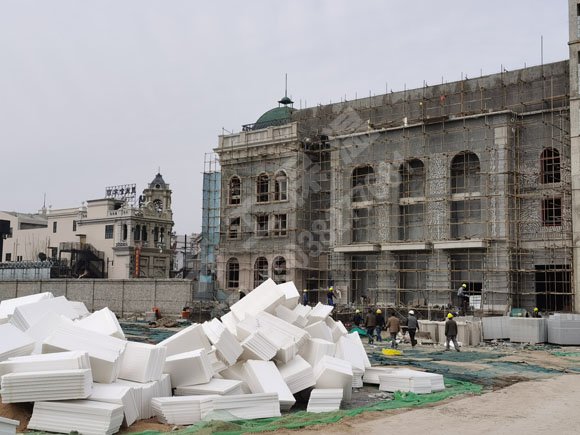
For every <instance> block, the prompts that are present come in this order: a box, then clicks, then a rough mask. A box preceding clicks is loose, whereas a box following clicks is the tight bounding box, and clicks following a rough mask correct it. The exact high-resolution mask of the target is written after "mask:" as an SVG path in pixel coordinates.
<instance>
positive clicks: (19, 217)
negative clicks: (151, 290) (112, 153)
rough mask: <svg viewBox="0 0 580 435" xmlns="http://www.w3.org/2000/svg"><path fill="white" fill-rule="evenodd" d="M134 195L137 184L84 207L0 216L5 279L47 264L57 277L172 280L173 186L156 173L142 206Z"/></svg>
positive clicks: (1, 264) (112, 191)
mask: <svg viewBox="0 0 580 435" xmlns="http://www.w3.org/2000/svg"><path fill="white" fill-rule="evenodd" d="M128 194H129V195H128ZM129 197H132V198H135V186H134V185H129V186H118V188H111V189H108V191H107V194H106V197H105V198H101V199H94V200H89V201H87V203H86V205H83V206H82V207H79V208H66V209H58V210H48V209H46V208H43V209H42V210H41V211H40V212H39V213H37V214H25V213H17V212H6V211H2V212H0V230H1V229H2V228H4V230H3V234H2V237H1V239H2V243H1V244H0V256H1V257H0V278H2V277H3V279H10V275H11V274H12V275H14V277H15V278H16V277H18V273H16V272H12V273H11V272H10V270H12V269H14V270H16V269H18V270H20V271H22V270H24V269H26V268H27V263H30V267H33V268H34V267H37V268H42V267H41V266H42V264H39V263H43V262H51V263H52V264H54V265H56V266H57V267H56V271H55V268H54V267H53V270H52V272H51V273H52V275H53V276H54V275H55V274H56V275H58V276H69V277H77V278H85V277H86V278H118V279H121V278H134V277H135V278H136V277H142V278H144V277H149V278H168V277H169V276H170V259H171V246H170V239H171V231H172V228H173V213H172V211H171V190H170V189H169V185H168V184H167V183H165V181H164V180H163V177H162V176H161V174H157V175H156V176H155V178H154V179H153V181H152V182H151V183H149V185H148V187H147V188H146V189H145V190H144V191H143V195H142V196H140V197H139V201H138V203H136V202H135V201H133V202H131V201H130V200H129V199H128V198H129ZM32 262H34V264H32ZM20 275H22V272H21V273H20ZM21 277H22V278H24V277H25V276H21ZM34 277H38V276H37V275H34Z"/></svg>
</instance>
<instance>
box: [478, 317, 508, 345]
mask: <svg viewBox="0 0 580 435" xmlns="http://www.w3.org/2000/svg"><path fill="white" fill-rule="evenodd" d="M482 323H483V339H484V340H505V339H508V338H509V336H510V334H509V317H507V316H494V317H484V318H483V319H482Z"/></svg>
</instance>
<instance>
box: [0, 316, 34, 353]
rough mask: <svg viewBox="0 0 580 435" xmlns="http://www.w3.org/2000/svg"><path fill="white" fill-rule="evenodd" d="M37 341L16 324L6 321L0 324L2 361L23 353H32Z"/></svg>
mask: <svg viewBox="0 0 580 435" xmlns="http://www.w3.org/2000/svg"><path fill="white" fill-rule="evenodd" d="M35 344H36V343H35V341H34V340H33V339H32V338H30V337H29V336H28V335H26V334H25V333H24V332H22V331H21V330H20V329H18V328H17V327H16V326H14V325H12V324H10V323H5V324H2V325H0V361H5V360H7V359H8V358H12V357H15V356H22V355H30V354H31V353H32V351H33V350H34V346H35Z"/></svg>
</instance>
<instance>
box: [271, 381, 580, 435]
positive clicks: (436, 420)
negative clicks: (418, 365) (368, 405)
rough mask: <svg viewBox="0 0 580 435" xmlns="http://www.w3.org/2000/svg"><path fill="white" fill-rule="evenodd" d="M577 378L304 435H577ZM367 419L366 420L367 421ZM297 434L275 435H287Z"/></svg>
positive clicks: (579, 416)
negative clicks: (397, 434)
mask: <svg viewBox="0 0 580 435" xmlns="http://www.w3.org/2000/svg"><path fill="white" fill-rule="evenodd" d="M578 403H580V375H571V374H569V375H562V376H557V377H553V378H549V379H542V380H536V381H527V382H520V383H517V384H514V385H512V386H510V387H506V388H503V389H501V390H496V391H493V392H489V393H486V394H483V395H481V396H472V397H466V398H462V399H456V400H451V401H447V402H442V403H441V404H437V405H434V406H431V407H428V408H420V409H412V410H407V411H403V412H396V413H389V415H387V416H381V413H373V414H374V415H372V416H369V415H366V414H363V415H361V416H358V417H355V418H351V419H344V420H342V421H341V422H339V423H336V424H331V425H325V426H319V427H314V428H312V429H307V430H305V429H303V430H301V431H300V435H307V434H317V435H320V434H322V433H324V434H360V433H364V434H365V435H371V434H385V433H387V432H388V433H411V434H412V433H417V434H418V433H425V434H429V435H439V434H446V435H449V434H450V433H460V434H462V435H470V434H483V433H494V434H511V435H514V434H520V433H526V434H547V433H557V434H578V433H579V430H580V429H579V428H580V413H579V412H578ZM369 417H370V418H369ZM295 433H296V431H286V430H284V431H277V432H276V434H277V435H282V434H283V435H291V434H295Z"/></svg>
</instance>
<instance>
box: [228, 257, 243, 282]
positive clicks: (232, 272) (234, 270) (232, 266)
mask: <svg viewBox="0 0 580 435" xmlns="http://www.w3.org/2000/svg"><path fill="white" fill-rule="evenodd" d="M239 286H240V263H239V262H238V259H237V258H230V259H229V260H228V263H227V265H226V287H227V288H229V289H232V288H238V287H239Z"/></svg>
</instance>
